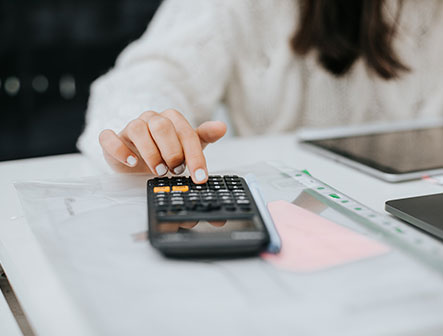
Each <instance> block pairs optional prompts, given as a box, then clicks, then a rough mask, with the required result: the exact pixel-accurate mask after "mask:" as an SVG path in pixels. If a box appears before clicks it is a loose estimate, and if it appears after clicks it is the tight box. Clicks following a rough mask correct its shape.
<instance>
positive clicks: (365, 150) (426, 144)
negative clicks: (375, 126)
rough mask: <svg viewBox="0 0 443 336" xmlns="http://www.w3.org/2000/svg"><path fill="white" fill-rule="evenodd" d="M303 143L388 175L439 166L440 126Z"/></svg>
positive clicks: (441, 164) (442, 130)
mask: <svg viewBox="0 0 443 336" xmlns="http://www.w3.org/2000/svg"><path fill="white" fill-rule="evenodd" d="M305 142H306V143H309V144H312V145H315V146H317V147H320V148H323V149H327V150H329V151H331V152H333V153H336V154H339V155H341V156H344V157H346V158H349V159H351V160H353V161H357V162H360V163H362V164H365V165H367V166H370V167H372V168H375V169H377V170H380V171H382V172H385V173H390V174H404V173H412V172H418V171H423V170H431V169H438V168H442V167H443V150H442V148H443V127H435V128H424V129H414V130H402V131H395V132H389V133H376V134H364V135H353V136H347V137H337V138H331V139H322V140H309V141H305Z"/></svg>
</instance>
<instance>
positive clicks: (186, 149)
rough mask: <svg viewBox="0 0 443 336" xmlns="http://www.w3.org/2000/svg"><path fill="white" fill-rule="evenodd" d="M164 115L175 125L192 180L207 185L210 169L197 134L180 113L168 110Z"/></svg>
mask: <svg viewBox="0 0 443 336" xmlns="http://www.w3.org/2000/svg"><path fill="white" fill-rule="evenodd" d="M162 114H163V115H164V116H165V117H167V118H168V119H169V120H171V121H172V123H173V124H174V127H175V130H176V132H177V135H178V139H179V140H180V143H181V145H182V147H183V153H184V155H185V161H186V165H187V166H188V168H189V171H190V172H191V177H192V180H193V181H194V182H195V183H205V182H206V181H207V180H208V169H207V167H206V159H205V156H204V155H203V149H202V146H201V142H200V138H199V137H198V135H197V132H196V131H195V130H194V129H193V128H192V126H191V125H190V124H189V122H188V121H187V120H186V119H185V117H184V116H183V115H182V114H181V113H180V112H177V111H175V110H166V111H164V112H162Z"/></svg>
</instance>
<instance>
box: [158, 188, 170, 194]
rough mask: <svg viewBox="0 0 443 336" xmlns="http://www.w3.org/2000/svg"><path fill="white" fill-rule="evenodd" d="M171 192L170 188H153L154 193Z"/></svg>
mask: <svg viewBox="0 0 443 336" xmlns="http://www.w3.org/2000/svg"><path fill="white" fill-rule="evenodd" d="M170 190H171V188H170V187H154V192H155V193H159V192H169V191H170Z"/></svg>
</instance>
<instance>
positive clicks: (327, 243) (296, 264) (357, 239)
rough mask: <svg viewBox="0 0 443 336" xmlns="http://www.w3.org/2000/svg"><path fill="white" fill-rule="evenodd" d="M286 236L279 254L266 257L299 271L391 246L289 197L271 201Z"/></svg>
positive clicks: (286, 267) (374, 253)
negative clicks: (310, 209)
mask: <svg viewBox="0 0 443 336" xmlns="http://www.w3.org/2000/svg"><path fill="white" fill-rule="evenodd" d="M268 209H269V211H270V213H271V216H272V219H273V220H274V223H275V225H276V228H277V231H278V232H279V234H280V237H281V239H282V249H281V251H280V253H279V254H270V253H264V254H262V257H263V258H264V259H265V260H267V261H269V262H271V263H273V264H274V265H276V266H277V267H280V268H284V269H287V270H291V271H296V272H312V271H318V270H321V269H324V268H328V267H333V266H337V265H341V264H345V263H349V262H353V261H357V260H360V259H363V258H368V257H374V256H377V255H380V254H383V253H386V252H387V251H388V250H389V248H388V247H387V246H385V245H383V244H380V243H378V242H376V241H374V240H372V239H369V238H366V237H365V236H362V235H360V234H358V233H355V232H354V231H351V230H349V229H347V228H345V227H343V226H340V225H338V224H335V223H333V222H331V221H329V220H327V219H325V218H323V217H321V216H319V215H317V214H315V213H312V212H310V211H308V210H305V209H303V208H301V207H299V206H297V205H294V204H292V203H289V202H286V201H275V202H271V203H269V204H268Z"/></svg>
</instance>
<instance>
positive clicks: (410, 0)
mask: <svg viewBox="0 0 443 336" xmlns="http://www.w3.org/2000/svg"><path fill="white" fill-rule="evenodd" d="M442 14H443V3H442V2H441V1H439V0H425V1H414V0H406V1H396V0H385V1H383V0H335V1H331V0H304V1H302V0H299V1H297V0H278V1H272V0H188V1H183V0H166V1H164V3H163V4H162V6H161V8H160V9H159V11H158V13H157V14H156V16H155V18H154V20H153V22H152V23H151V24H150V26H149V29H148V30H147V32H146V33H145V34H144V35H143V36H142V37H141V38H140V39H139V40H138V41H136V42H134V43H132V44H131V45H130V46H128V47H127V48H126V50H124V51H123V53H122V54H121V55H120V56H119V58H118V60H117V63H116V66H115V68H114V69H112V70H111V71H110V72H109V73H108V74H106V75H105V76H103V77H102V78H100V79H98V80H97V81H96V82H95V83H94V84H93V85H92V88H91V98H90V102H89V108H88V114H87V127H86V130H85V132H84V134H83V135H82V137H81V138H80V140H79V148H80V149H81V150H82V151H83V152H84V153H86V154H90V155H91V156H93V157H98V155H101V150H100V147H99V145H98V143H97V140H96V139H97V137H98V135H99V134H100V141H99V142H100V145H101V149H102V150H103V154H104V157H105V159H106V161H107V162H108V164H109V165H110V166H111V167H112V168H113V169H114V170H116V171H120V172H140V171H143V172H152V173H154V174H157V175H164V174H166V173H167V172H168V171H169V172H171V173H173V174H180V173H182V172H183V171H184V170H185V167H186V166H187V167H188V169H189V172H190V174H191V176H192V178H193V180H194V182H196V183H203V182H205V181H206V180H207V175H208V173H207V167H206V163H205V158H204V155H203V152H202V149H203V148H204V147H205V146H206V145H207V144H208V143H212V142H214V141H217V140H218V139H219V138H221V137H222V136H223V135H224V134H225V132H226V126H225V124H224V123H222V122H216V121H210V120H211V118H212V115H213V112H214V110H215V109H216V107H217V106H218V105H219V104H220V103H224V104H225V105H226V106H227V108H228V111H229V115H230V118H231V120H232V124H233V128H234V131H235V133H237V134H238V135H244V136H245V135H251V134H263V133H273V132H286V131H293V130H295V129H297V128H298V127H300V126H317V127H321V126H333V125H343V124H356V123H363V122H369V121H377V120H384V121H388V120H398V119H411V118H415V117H430V116H431V115H424V114H423V113H422V112H421V111H423V109H422V107H423V106H424V105H425V104H426V103H427V101H429V100H430V99H433V97H434V96H436V95H438V94H440V92H438V89H439V87H441V83H442V82H443V61H442V60H441V58H442V55H443V40H442V39H443V37H442V36H443V20H442ZM143 111H145V112H143ZM142 112H143V113H142ZM427 113H428V112H427ZM435 113H436V112H435ZM119 130H121V131H120V132H119V133H118V134H117V133H115V131H119Z"/></svg>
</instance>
